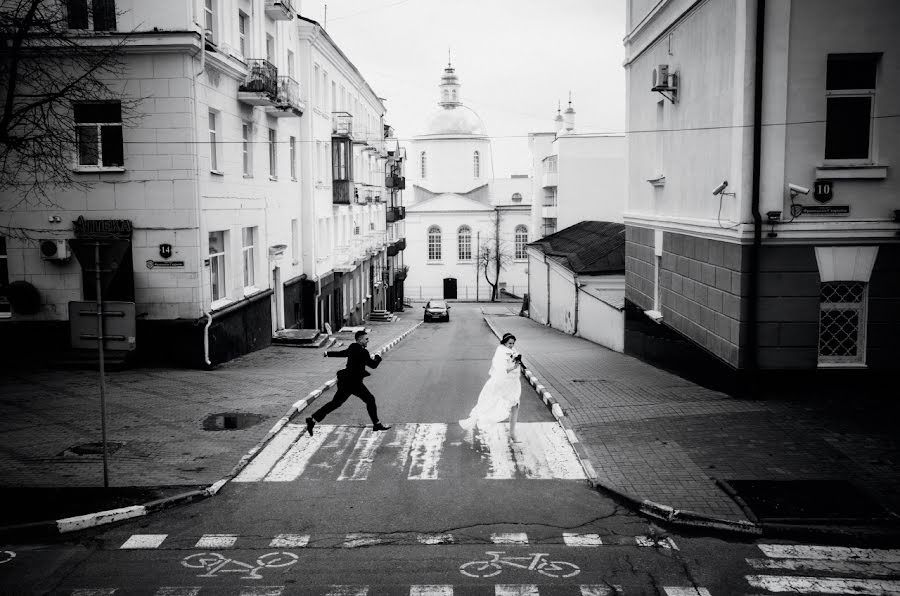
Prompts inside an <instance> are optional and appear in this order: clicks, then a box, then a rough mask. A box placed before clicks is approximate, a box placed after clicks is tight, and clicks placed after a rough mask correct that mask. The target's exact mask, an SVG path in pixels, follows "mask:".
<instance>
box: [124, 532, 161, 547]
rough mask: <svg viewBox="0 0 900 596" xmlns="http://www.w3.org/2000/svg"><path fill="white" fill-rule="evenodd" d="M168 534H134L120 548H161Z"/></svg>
mask: <svg viewBox="0 0 900 596" xmlns="http://www.w3.org/2000/svg"><path fill="white" fill-rule="evenodd" d="M168 536H169V535H168V534H134V535H132V536H131V538H129V539H128V540H126V541H125V543H124V544H123V545H122V546H120V547H119V548H120V549H129V548H159V547H160V546H161V545H162V543H163V541H164V540H165V539H166V538H167V537H168Z"/></svg>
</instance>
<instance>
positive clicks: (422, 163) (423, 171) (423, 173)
mask: <svg viewBox="0 0 900 596" xmlns="http://www.w3.org/2000/svg"><path fill="white" fill-rule="evenodd" d="M419 171H420V177H421V178H427V177H428V175H427V174H428V168H427V165H426V158H425V152H424V151H423V152H422V153H420V154H419Z"/></svg>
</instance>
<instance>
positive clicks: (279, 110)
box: [266, 77, 306, 118]
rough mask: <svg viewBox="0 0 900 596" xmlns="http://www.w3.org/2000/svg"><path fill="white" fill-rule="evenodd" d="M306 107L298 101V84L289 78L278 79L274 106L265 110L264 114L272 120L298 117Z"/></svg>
mask: <svg viewBox="0 0 900 596" xmlns="http://www.w3.org/2000/svg"><path fill="white" fill-rule="evenodd" d="M305 108H306V106H305V105H304V104H303V102H302V101H300V83H298V82H297V81H295V80H294V79H292V78H291V77H278V92H277V93H276V95H275V106H274V107H270V108H266V114H267V115H269V116H272V117H273V118H284V117H286V116H287V117H294V118H296V117H298V116H302V115H303V111H304V109H305Z"/></svg>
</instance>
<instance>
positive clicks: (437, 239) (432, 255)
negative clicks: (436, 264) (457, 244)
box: [428, 226, 441, 261]
mask: <svg viewBox="0 0 900 596" xmlns="http://www.w3.org/2000/svg"><path fill="white" fill-rule="evenodd" d="M428 260H429V261H440V260H441V229H440V228H439V227H438V226H431V227H430V228H428Z"/></svg>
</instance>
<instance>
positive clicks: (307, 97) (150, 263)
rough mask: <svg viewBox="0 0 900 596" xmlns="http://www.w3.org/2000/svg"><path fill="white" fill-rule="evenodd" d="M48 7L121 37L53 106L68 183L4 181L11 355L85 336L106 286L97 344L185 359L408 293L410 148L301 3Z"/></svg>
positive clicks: (0, 233)
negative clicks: (104, 63)
mask: <svg viewBox="0 0 900 596" xmlns="http://www.w3.org/2000/svg"><path fill="white" fill-rule="evenodd" d="M56 16H57V17H58V18H57V20H56V21H55V23H54V24H53V27H55V28H56V29H55V30H57V31H59V35H61V36H67V38H71V39H72V40H75V41H73V44H72V47H71V49H67V51H71V52H76V53H77V52H78V51H80V50H81V49H84V50H85V51H88V50H89V48H90V47H91V46H92V45H97V44H99V45H101V46H105V45H109V46H113V45H115V44H120V47H119V48H118V49H117V50H116V52H118V55H117V58H118V63H119V65H118V71H117V72H115V73H101V74H98V75H97V76H98V77H99V78H100V80H101V82H102V83H103V84H104V85H105V86H106V90H105V92H104V93H102V94H100V96H98V97H97V98H90V97H87V98H86V97H76V98H71V100H68V99H67V101H66V102H64V103H61V104H60V105H59V109H60V110H62V111H65V113H66V114H67V118H68V120H69V122H70V124H71V128H72V130H71V131H68V132H69V133H70V134H71V137H72V138H73V142H72V143H71V149H70V150H69V149H67V151H68V153H66V155H65V156H64V157H65V159H66V160H67V161H66V164H67V172H69V173H70V174H71V180H70V181H69V183H68V184H61V185H57V186H47V187H45V188H43V192H44V195H45V197H46V200H42V201H33V200H28V198H27V197H25V198H24V199H23V200H17V199H20V198H21V197H15V196H11V193H10V191H9V190H4V196H5V200H4V207H6V206H7V205H9V204H11V205H13V207H12V208H11V209H10V210H9V211H8V213H7V215H8V221H6V222H4V224H6V225H7V228H4V229H2V230H0V287H2V289H3V292H0V293H2V294H3V298H0V336H3V337H4V339H5V341H4V342H3V344H4V348H3V350H4V352H6V353H8V354H10V355H22V356H24V355H26V354H29V353H31V354H42V355H43V357H46V356H47V354H48V353H51V352H55V351H59V352H64V351H66V350H69V349H71V348H72V347H73V346H75V347H78V348H85V347H86V346H85V345H84V342H80V341H78V336H80V335H84V334H85V333H87V335H90V333H91V330H90V329H88V327H89V326H90V325H87V326H86V325H85V323H84V321H83V319H85V318H86V319H88V320H91V317H93V319H92V320H93V322H94V323H96V305H95V304H94V302H95V301H96V300H97V297H98V291H99V294H100V296H102V300H103V301H104V303H106V302H109V303H110V306H109V308H110V309H113V308H116V309H119V310H117V311H116V312H121V313H123V315H122V317H124V318H125V319H130V322H127V324H124V325H119V324H118V322H115V321H110V322H109V323H108V324H109V328H110V329H114V330H115V333H114V332H113V331H108V333H109V334H110V335H116V337H117V338H118V342H117V343H115V345H112V344H108V345H107V348H108V349H110V350H111V351H120V352H122V353H123V354H125V355H128V356H129V357H131V358H135V359H137V360H142V361H165V362H168V363H172V364H181V365H185V366H191V367H211V366H214V365H216V364H219V363H222V362H225V361H227V360H229V359H232V358H234V357H236V356H239V355H241V354H245V353H248V352H251V351H253V350H258V349H260V348H263V347H266V346H268V345H270V343H271V342H272V341H273V337H275V336H277V335H278V334H279V333H283V332H284V330H291V329H305V330H308V332H307V335H309V336H310V337H311V336H316V335H317V334H318V333H319V332H323V331H325V332H330V331H331V330H335V331H336V330H338V329H340V328H341V327H342V326H344V325H356V324H359V323H361V322H362V321H364V320H365V319H366V318H367V317H368V316H369V315H370V314H371V313H372V312H373V311H376V310H393V309H394V308H395V307H396V306H397V305H399V304H402V299H403V289H402V285H403V279H404V278H405V274H406V268H405V267H404V264H403V250H404V249H405V247H406V243H405V234H404V222H403V219H404V215H405V211H404V207H403V205H402V191H403V189H404V188H405V177H404V164H403V151H402V149H401V148H400V147H399V143H398V141H397V139H396V138H394V135H393V129H392V127H390V126H389V125H387V124H386V123H385V107H384V104H383V101H382V99H380V98H379V94H377V93H376V92H375V91H374V90H373V89H372V88H371V87H370V86H369V84H368V83H367V82H366V80H365V78H364V77H363V75H362V74H361V73H360V72H359V71H358V70H357V68H356V67H355V66H354V65H353V64H352V62H351V61H350V59H349V58H348V57H347V56H346V55H345V54H344V53H343V52H342V51H341V49H340V48H339V47H338V46H337V45H336V44H335V42H334V41H333V40H332V39H331V38H330V37H329V36H328V34H327V33H326V32H325V31H324V29H323V28H322V27H321V26H320V25H319V24H318V23H316V22H315V21H311V20H309V19H306V18H305V17H304V16H303V15H302V14H300V11H299V6H298V5H297V3H296V1H295V2H292V1H291V0H280V1H276V2H272V1H271V0H234V1H229V2H225V1H223V0H198V1H194V2H184V1H183V0H158V1H155V2H138V1H137V0H116V1H114V2H113V1H112V0H109V1H106V2H102V3H97V2H95V3H93V4H90V5H89V4H88V3H86V2H85V1H84V0H80V1H79V0H68V1H65V2H61V3H60V5H59V8H58V12H57V13H56ZM32 43H33V44H38V45H39V44H40V43H41V40H40V36H39V35H36V36H35V38H34V40H33V41H32ZM67 48H68V46H67ZM28 59H29V60H45V61H53V60H58V59H59V56H56V55H54V50H53V49H52V48H46V51H44V52H41V53H40V54H38V55H34V54H31V55H30V56H29V57H28ZM75 72H76V71H74V70H73V71H72V73H75ZM104 77H105V78H104ZM30 83H31V84H32V86H34V85H35V84H34V82H33V81H32V82H30ZM37 86H39V83H38V84H37ZM29 91H34V89H33V88H32V89H28V88H27V87H25V86H24V84H23V86H22V87H21V88H19V89H18V90H17V92H18V93H19V94H20V95H19V96H17V101H18V100H21V98H22V97H26V96H27V94H28V93H29ZM21 101H24V100H21ZM23 176H24V174H23ZM24 183H25V184H26V185H27V184H28V183H29V181H28V180H25V181H24ZM13 194H14V193H13ZM98 257H99V266H98V264H97V259H98ZM98 269H100V270H101V274H100V276H99V278H98V275H97V270H98ZM104 308H107V307H104ZM91 309H93V312H94V313H95V314H93V315H85V311H86V310H91ZM104 318H105V317H104ZM76 319H77V321H76ZM94 323H91V324H94ZM86 329H87V331H85V330H86ZM94 345H96V340H94ZM94 352H96V347H94Z"/></svg>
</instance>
